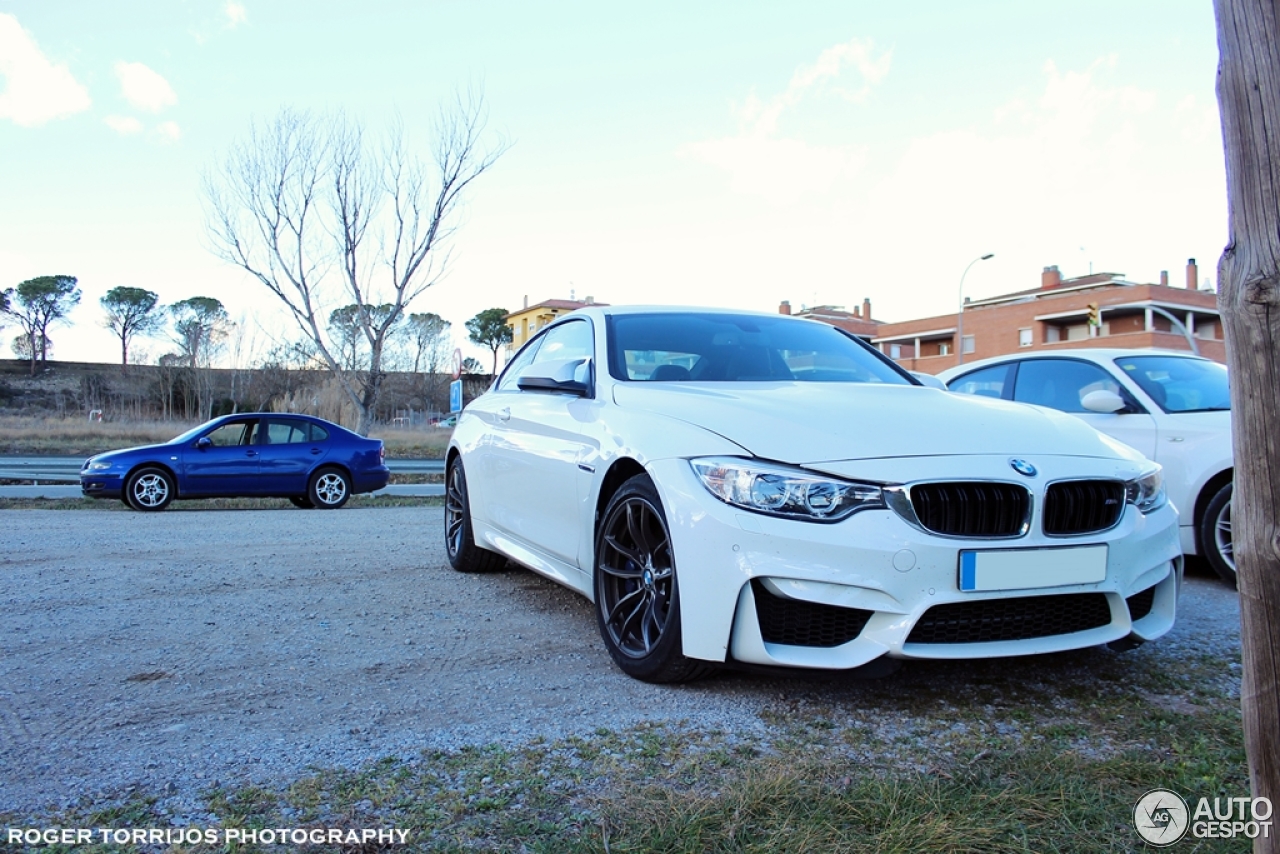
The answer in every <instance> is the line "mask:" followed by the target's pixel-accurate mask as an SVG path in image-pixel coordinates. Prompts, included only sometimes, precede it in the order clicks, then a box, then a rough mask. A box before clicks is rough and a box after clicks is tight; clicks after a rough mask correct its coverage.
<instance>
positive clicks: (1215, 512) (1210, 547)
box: [1200, 483, 1236, 587]
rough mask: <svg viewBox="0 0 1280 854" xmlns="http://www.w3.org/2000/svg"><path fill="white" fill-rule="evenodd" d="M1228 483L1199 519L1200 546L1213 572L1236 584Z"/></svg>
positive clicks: (1230, 486)
mask: <svg viewBox="0 0 1280 854" xmlns="http://www.w3.org/2000/svg"><path fill="white" fill-rule="evenodd" d="M1232 488H1233V484H1230V483H1228V484H1227V485H1226V486H1224V487H1222V489H1219V490H1218V493H1217V494H1216V495H1214V496H1213V498H1212V500H1210V501H1209V506H1208V507H1206V508H1205V510H1204V517H1203V518H1201V519H1200V546H1201V548H1202V549H1203V551H1204V556H1205V558H1206V559H1207V560H1208V561H1209V565H1210V566H1212V567H1213V570H1214V572H1216V573H1218V575H1220V576H1222V580H1223V581H1225V582H1227V583H1228V584H1230V585H1231V586H1232V587H1235V586H1236V553H1235V548H1234V546H1233V544H1232V539H1231V493H1232Z"/></svg>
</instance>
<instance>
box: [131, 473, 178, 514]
mask: <svg viewBox="0 0 1280 854" xmlns="http://www.w3.org/2000/svg"><path fill="white" fill-rule="evenodd" d="M177 491H178V490H177V486H176V485H175V484H174V482H173V475H171V474H169V473H168V472H167V471H165V470H164V469H161V468H155V467H153V466H152V467H147V468H141V469H138V470H137V471H136V472H134V473H133V474H131V475H129V480H128V481H127V482H126V483H125V486H124V500H125V503H126V504H128V505H129V506H130V507H132V508H133V509H134V510H142V511H144V512H152V511H156V510H163V509H164V508H166V507H168V506H169V502H170V501H172V500H173V496H174V494H175V493H176V492H177Z"/></svg>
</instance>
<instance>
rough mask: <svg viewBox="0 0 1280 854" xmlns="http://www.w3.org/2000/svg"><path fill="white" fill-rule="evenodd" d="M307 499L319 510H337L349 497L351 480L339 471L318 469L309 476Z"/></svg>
mask: <svg viewBox="0 0 1280 854" xmlns="http://www.w3.org/2000/svg"><path fill="white" fill-rule="evenodd" d="M307 497H308V498H310V499H311V503H312V504H313V505H314V506H316V507H319V508H320V509H321V510H337V509H338V508H339V507H341V506H342V505H343V504H346V503H347V499H348V498H350V497H351V478H349V477H347V475H346V474H345V473H344V472H342V471H340V470H339V469H334V468H327V469H320V471H318V472H316V473H315V474H313V475H312V476H311V488H310V489H309V490H308V491H307Z"/></svg>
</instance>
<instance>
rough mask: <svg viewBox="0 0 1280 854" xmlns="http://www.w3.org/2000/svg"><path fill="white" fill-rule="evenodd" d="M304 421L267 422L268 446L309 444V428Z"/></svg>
mask: <svg viewBox="0 0 1280 854" xmlns="http://www.w3.org/2000/svg"><path fill="white" fill-rule="evenodd" d="M308 426H309V425H308V424H306V423H305V422H303V421H292V420H289V421H286V420H274V419H273V420H271V421H268V422H267V444H268V445H295V444H300V443H304V442H307V441H308V439H307V433H308V431H307V427H308Z"/></svg>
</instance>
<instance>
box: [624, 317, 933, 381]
mask: <svg viewBox="0 0 1280 854" xmlns="http://www.w3.org/2000/svg"><path fill="white" fill-rule="evenodd" d="M609 341H610V347H609V372H610V374H611V375H612V376H613V377H614V378H615V379H619V380H635V381H644V382H680V381H693V382H769V381H793V382H844V383H890V384H895V385H911V384H912V382H911V380H909V379H908V378H907V377H906V376H905V375H904V374H903V373H902V372H901V371H899V370H898V369H897V368H896V367H895V366H894V365H893V364H892V363H890V362H889V361H888V360H887V359H885V358H884V357H882V356H880V355H879V354H878V353H876V352H875V351H873V350H871V348H870V347H868V346H865V345H863V344H861V343H859V342H858V341H856V340H854V339H853V338H852V337H850V336H849V335H847V334H845V333H844V332H842V331H840V330H838V329H836V328H835V327H832V326H827V325H825V324H820V323H809V322H804V321H797V320H792V319H788V318H783V317H778V318H773V317H769V316H755V315H733V314H712V313H705V314H704V313H697V312H690V313H688V314H678V313H668V312H663V313H657V312H655V313H653V314H621V315H613V316H612V317H610V318H609Z"/></svg>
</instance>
